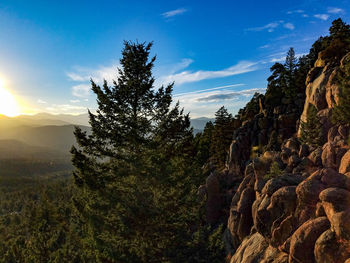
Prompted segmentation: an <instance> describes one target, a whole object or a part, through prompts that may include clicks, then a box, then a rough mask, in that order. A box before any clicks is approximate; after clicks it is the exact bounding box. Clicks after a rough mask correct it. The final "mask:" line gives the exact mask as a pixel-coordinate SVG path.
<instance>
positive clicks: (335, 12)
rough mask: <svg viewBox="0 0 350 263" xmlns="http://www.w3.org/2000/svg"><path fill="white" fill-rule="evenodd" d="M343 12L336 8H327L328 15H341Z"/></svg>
mask: <svg viewBox="0 0 350 263" xmlns="http://www.w3.org/2000/svg"><path fill="white" fill-rule="evenodd" d="M344 12H345V11H344V10H343V9H341V8H338V7H328V13H329V14H342V13H344Z"/></svg>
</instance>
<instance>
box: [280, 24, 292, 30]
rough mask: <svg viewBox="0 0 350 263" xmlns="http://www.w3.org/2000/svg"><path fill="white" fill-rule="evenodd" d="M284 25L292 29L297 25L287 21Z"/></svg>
mask: <svg viewBox="0 0 350 263" xmlns="http://www.w3.org/2000/svg"><path fill="white" fill-rule="evenodd" d="M283 26H284V27H285V28H288V29H290V30H294V29H295V26H294V25H293V24H292V23H285V24H284V25H283Z"/></svg>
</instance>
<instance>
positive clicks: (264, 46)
mask: <svg viewBox="0 0 350 263" xmlns="http://www.w3.org/2000/svg"><path fill="white" fill-rule="evenodd" d="M270 46H271V45H269V44H266V45H263V46H261V47H259V48H262V49H264V48H269V47H270Z"/></svg>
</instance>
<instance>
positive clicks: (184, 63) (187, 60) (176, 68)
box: [171, 58, 193, 73]
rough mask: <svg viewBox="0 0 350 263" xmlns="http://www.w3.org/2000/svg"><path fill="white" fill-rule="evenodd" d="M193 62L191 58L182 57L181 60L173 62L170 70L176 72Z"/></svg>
mask: <svg viewBox="0 0 350 263" xmlns="http://www.w3.org/2000/svg"><path fill="white" fill-rule="evenodd" d="M192 63H193V59H190V58H183V59H182V60H181V62H179V63H177V64H175V65H174V66H173V67H172V70H171V72H172V73H175V72H178V71H180V70H183V69H185V68H188V66H189V65H191V64H192Z"/></svg>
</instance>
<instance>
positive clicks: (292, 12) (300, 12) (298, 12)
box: [287, 9, 304, 15]
mask: <svg viewBox="0 0 350 263" xmlns="http://www.w3.org/2000/svg"><path fill="white" fill-rule="evenodd" d="M302 13H304V10H302V9H297V10H290V11H288V12H287V14H288V15H291V14H302Z"/></svg>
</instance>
